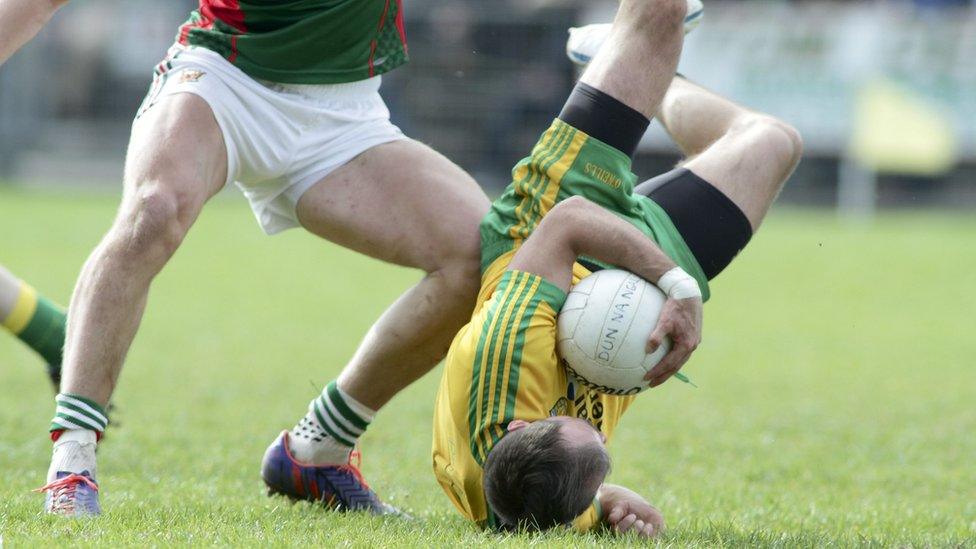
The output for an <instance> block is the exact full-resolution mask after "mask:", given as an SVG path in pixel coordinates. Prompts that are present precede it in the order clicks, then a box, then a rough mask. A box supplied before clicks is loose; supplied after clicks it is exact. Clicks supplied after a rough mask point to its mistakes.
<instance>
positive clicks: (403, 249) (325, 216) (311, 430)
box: [262, 140, 489, 514]
mask: <svg viewBox="0 0 976 549" xmlns="http://www.w3.org/2000/svg"><path fill="white" fill-rule="evenodd" d="M488 206H489V204H488V199H487V198H486V197H485V195H484V193H483V192H482V191H481V189H480V188H479V187H478V186H477V184H475V182H474V181H473V180H472V179H471V177H470V176H468V175H467V174H465V173H464V172H463V171H462V170H461V169H460V168H458V167H457V166H456V165H454V164H452V163H451V162H450V161H448V160H447V159H446V158H444V157H443V156H441V155H439V154H437V153H436V152H434V151H433V150H431V149H430V148H428V147H426V146H424V145H421V144H420V143H417V142H415V141H409V140H401V141H395V142H392V143H387V144H384V145H379V146H377V147H374V148H372V149H370V150H368V151H366V152H365V153H363V154H361V155H359V156H358V157H357V158H355V159H354V160H352V161H351V162H349V163H348V164H347V165H345V166H343V167H342V168H340V169H339V170H337V171H335V172H333V173H332V174H330V175H329V176H328V177H326V178H325V179H323V180H322V181H321V182H319V183H317V184H316V185H315V186H313V187H312V188H311V189H310V190H309V191H308V192H306V193H305V195H303V196H302V198H301V200H299V202H298V207H297V213H298V219H299V221H300V222H301V223H302V225H303V226H304V227H305V228H306V229H308V230H309V231H311V232H313V233H315V234H317V235H319V236H321V237H323V238H326V239H328V240H331V241H333V242H336V243H338V244H341V245H343V246H345V247H347V248H350V249H353V250H356V251H358V252H361V253H364V254H367V255H370V256H372V257H376V258H378V259H382V260H385V261H389V262H392V263H396V264H399V265H405V266H409V267H416V268H419V269H422V270H424V271H425V272H426V273H427V274H426V276H425V277H424V278H423V280H421V281H420V282H419V283H418V284H417V285H416V286H414V287H413V288H411V289H409V290H407V292H406V293H404V294H403V296H401V297H400V299H398V300H397V301H396V302H395V303H394V304H393V305H391V306H390V308H389V309H387V311H386V312H385V313H384V314H383V316H382V317H380V319H379V320H378V321H377V322H376V323H375V324H374V325H373V327H372V328H371V329H370V331H369V332H368V333H367V334H366V337H365V338H364V339H363V341H362V343H361V344H360V346H359V349H358V350H357V351H356V353H355V354H354V356H353V357H352V360H351V361H350V362H349V364H348V365H347V366H346V368H345V369H344V370H343V372H342V374H341V376H340V377H339V379H338V380H337V381H335V382H332V383H330V384H329V385H327V386H326V388H325V389H324V390H323V391H322V394H321V395H320V396H318V397H317V398H315V399H314V400H313V401H312V402H311V404H310V405H309V409H308V413H307V414H306V415H305V416H304V417H303V418H301V420H300V421H299V422H298V424H297V425H296V426H295V428H294V429H292V431H291V432H290V433H283V434H282V435H281V436H280V437H279V438H278V439H277V440H275V441H274V442H273V443H272V444H271V446H270V447H269V448H268V450H267V452H266V453H265V457H264V463H263V465H262V476H263V477H264V480H265V483H266V484H267V485H268V488H269V491H270V492H271V493H280V494H284V495H287V496H289V497H291V498H294V499H307V500H312V501H319V502H322V503H323V504H324V505H325V506H326V507H328V508H330V509H335V510H348V509H352V510H360V511H369V512H371V513H374V514H388V513H396V512H397V511H396V509H395V508H393V507H391V506H390V505H387V504H385V503H383V502H382V501H381V500H380V499H379V497H377V495H376V494H375V493H374V492H373V491H372V490H370V489H369V487H368V486H366V484H365V483H364V482H363V481H362V478H361V476H360V475H359V473H358V471H357V470H356V469H355V468H353V467H350V466H347V465H346V462H347V461H348V460H349V455H350V451H351V450H352V448H353V446H354V445H355V444H356V441H357V440H358V438H359V437H360V436H361V435H362V434H363V432H364V431H365V429H366V427H367V426H368V425H369V423H370V422H371V421H372V420H373V418H374V416H375V414H376V412H377V410H378V409H379V408H380V407H382V406H383V405H384V404H386V402H387V401H389V400H390V399H391V398H392V397H393V396H394V395H395V394H396V393H398V392H399V391H400V390H402V389H403V388H405V387H406V386H407V385H409V384H410V383H412V382H413V381H414V380H416V379H417V378H418V377H420V376H422V375H423V374H425V373H427V372H428V371H429V370H430V369H431V368H433V366H434V365H435V364H436V363H437V362H438V361H440V359H441V358H443V356H444V354H445V353H446V351H447V348H448V346H449V345H450V342H451V339H452V338H453V337H454V335H455V333H456V332H457V330H458V329H459V328H460V327H461V325H462V324H463V323H464V322H465V321H466V320H467V319H468V317H469V316H470V314H471V309H472V307H473V304H474V299H475V296H476V294H477V290H478V286H479V281H480V249H481V246H480V242H481V241H480V236H479V232H478V225H479V223H480V221H481V218H482V217H484V215H485V213H486V212H487V211H488ZM296 471H298V473H297V474H296ZM296 479H300V482H299V481H298V480H296Z"/></svg>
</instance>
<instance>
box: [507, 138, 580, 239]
mask: <svg viewBox="0 0 976 549" xmlns="http://www.w3.org/2000/svg"><path fill="white" fill-rule="evenodd" d="M571 129H572V128H571V127H570V126H569V125H564V126H561V127H560V128H559V129H558V130H557V131H556V132H555V133H556V134H558V135H559V141H558V142H557V143H556V144H555V145H553V146H552V147H551V148H550V150H549V151H548V152H547V153H546V154H545V155H544V156H540V157H539V158H538V159H533V161H532V162H531V167H530V170H531V171H535V172H536V173H537V174H538V181H537V182H536V183H535V184H534V185H532V186H531V187H529V188H527V189H526V190H525V195H524V198H523V199H522V201H523V204H525V206H523V208H522V215H521V216H518V218H517V221H516V232H517V233H518V236H519V238H522V239H526V238H528V237H529V235H530V234H531V231H530V230H529V225H530V223H531V221H532V219H534V218H535V217H536V216H538V215H539V213H540V212H539V202H540V198H541V196H542V193H543V192H544V189H545V188H546V187H548V184H549V168H551V167H552V166H553V164H555V163H556V162H558V161H559V159H560V158H562V155H563V154H564V153H565V152H566V149H568V148H569V145H570V144H571V143H572V136H571V135H570V133H571V132H570V130H571ZM526 210H528V212H526Z"/></svg>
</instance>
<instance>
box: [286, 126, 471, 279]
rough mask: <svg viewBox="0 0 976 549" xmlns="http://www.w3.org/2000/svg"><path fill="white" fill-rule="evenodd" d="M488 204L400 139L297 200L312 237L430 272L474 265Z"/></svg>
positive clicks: (437, 159)
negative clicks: (465, 263) (469, 262)
mask: <svg viewBox="0 0 976 549" xmlns="http://www.w3.org/2000/svg"><path fill="white" fill-rule="evenodd" d="M488 207H489V202H488V198H487V197H486V196H485V193H484V192H483V191H482V190H481V188H480V187H479V186H478V185H477V183H475V181H474V179H472V178H471V176H470V175H468V174H467V173H465V172H464V170H462V169H461V168H460V167H458V166H457V165H456V164H454V163H453V162H451V161H450V160H448V159H447V158H445V157H444V156H442V155H440V154H439V153H437V152H436V151H434V150H433V149H431V148H430V147H427V146H426V145H422V144H420V143H418V142H416V141H413V140H409V139H402V140H398V141H393V142H391V143H386V144H383V145H378V146H376V147H373V148H371V149H369V150H367V151H366V152H364V153H362V154H360V155H359V156H357V157H356V158H354V159H353V160H351V161H350V162H348V163H347V164H345V165H344V166H342V167H341V168H339V169H337V170H336V171H334V172H332V173H331V174H329V175H328V176H326V177H325V178H323V179H322V180H321V181H319V182H318V183H316V184H315V185H313V186H312V187H311V188H310V189H309V190H308V191H306V192H305V194H303V195H302V197H301V199H299V201H298V204H297V207H296V211H297V214H298V220H299V222H300V223H301V224H302V226H303V227H305V228H306V229H307V230H309V231H310V232H312V233H314V234H316V235H319V236H321V237H323V238H325V239H327V240H330V241H332V242H335V243H337V244H340V245H342V246H344V247H346V248H349V249H352V250H355V251H358V252H360V253H363V254H366V255H369V256H372V257H375V258H377V259H382V260H384V261H389V262H392V263H396V264H399V265H404V266H409V267H416V268H420V269H424V270H426V271H428V272H430V271H434V270H437V269H440V268H442V267H443V266H444V265H445V262H448V261H453V260H458V259H460V260H470V259H474V260H477V257H478V254H479V249H480V237H479V233H478V225H479V223H480V221H481V218H482V217H484V215H485V214H486V213H487V211H488Z"/></svg>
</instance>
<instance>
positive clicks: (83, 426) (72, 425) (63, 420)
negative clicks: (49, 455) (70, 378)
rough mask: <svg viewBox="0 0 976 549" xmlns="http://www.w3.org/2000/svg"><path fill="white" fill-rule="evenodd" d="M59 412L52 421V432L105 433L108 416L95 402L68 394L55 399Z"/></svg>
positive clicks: (59, 395) (62, 394) (57, 411)
mask: <svg viewBox="0 0 976 549" xmlns="http://www.w3.org/2000/svg"><path fill="white" fill-rule="evenodd" d="M54 402H55V403H57V410H56V411H55V413H54V419H52V420H51V429H50V430H51V431H71V430H88V431H95V432H98V433H104V432H105V428H106V427H108V415H107V414H106V413H105V410H103V409H102V407H101V406H99V405H98V403H96V402H95V401H93V400H90V399H87V398H85V397H82V396H78V395H72V394H68V393H60V394H58V396H56V397H54Z"/></svg>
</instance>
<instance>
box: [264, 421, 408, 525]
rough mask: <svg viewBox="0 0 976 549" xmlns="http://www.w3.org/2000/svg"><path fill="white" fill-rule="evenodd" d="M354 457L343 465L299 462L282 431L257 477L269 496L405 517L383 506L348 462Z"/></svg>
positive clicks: (270, 448)
mask: <svg viewBox="0 0 976 549" xmlns="http://www.w3.org/2000/svg"><path fill="white" fill-rule="evenodd" d="M358 454H359V453H358V452H353V454H352V455H350V456H349V463H348V464H346V465H324V466H316V465H307V464H304V463H300V462H298V461H297V460H296V459H295V458H294V457H293V456H292V455H291V451H290V450H289V448H288V431H283V432H282V433H281V435H280V436H279V437H278V438H277V439H275V441H274V442H273V443H272V444H271V446H269V447H268V450H267V451H266V452H265V453H264V462H263V463H262V464H261V476H262V477H263V478H264V483H265V484H266V485H267V486H268V494H269V495H272V494H281V495H283V496H287V497H288V498H291V499H293V500H307V501H316V502H319V503H321V504H322V505H323V506H324V507H325V508H326V509H330V510H333V511H367V512H369V513H372V514H374V515H399V516H403V517H406V515H405V514H404V513H402V512H401V511H400V510H399V509H397V508H396V507H393V506H392V505H389V504H386V503H383V502H382V501H381V500H380V498H379V496H377V495H376V492H373V490H371V489H370V487H369V485H368V484H366V480H365V479H363V474H362V473H361V472H360V471H359V467H358V464H356V465H353V463H352V461H353V458H354V457H358Z"/></svg>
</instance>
